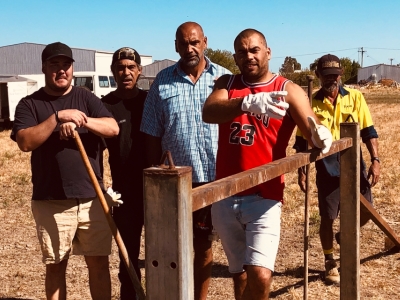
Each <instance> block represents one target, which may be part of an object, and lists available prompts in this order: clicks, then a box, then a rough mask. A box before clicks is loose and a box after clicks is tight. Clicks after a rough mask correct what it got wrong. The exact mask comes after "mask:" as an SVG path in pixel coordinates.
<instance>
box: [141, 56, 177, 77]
mask: <svg viewBox="0 0 400 300" xmlns="http://www.w3.org/2000/svg"><path fill="white" fill-rule="evenodd" d="M174 64H176V61H175V60H171V59H163V60H156V61H155V62H153V63H152V64H149V65H147V66H144V67H143V69H142V75H143V76H144V77H146V78H155V77H156V75H157V74H158V72H160V71H161V70H163V69H165V68H167V67H169V66H172V65H174Z"/></svg>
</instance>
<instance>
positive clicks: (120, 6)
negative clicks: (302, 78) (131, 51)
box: [0, 0, 400, 72]
mask: <svg viewBox="0 0 400 300" xmlns="http://www.w3.org/2000/svg"><path fill="white" fill-rule="evenodd" d="M0 3H1V10H0V28H1V34H0V46H5V45H11V44H17V43H22V42H32V43H41V44H48V43H52V42H55V41H61V42H63V43H66V44H68V45H69V46H71V47H77V48H88V49H97V50H105V51H114V50H116V49H118V48H120V47H122V46H131V47H133V48H135V49H136V50H137V51H138V52H139V53H140V54H146V55H152V56H153V59H154V60H157V59H164V58H169V59H175V60H177V59H178V58H179V57H178V55H177V53H175V50H174V39H175V31H176V28H177V26H179V25H180V24H181V23H183V22H186V21H195V22H198V23H199V24H200V25H202V27H203V29H204V32H205V34H206V36H207V37H208V46H209V47H210V48H213V49H222V50H229V51H233V40H234V38H235V37H236V35H237V34H238V33H239V32H240V31H241V30H243V29H245V28H255V29H257V30H259V31H261V32H263V33H264V35H265V36H266V38H267V41H268V45H269V46H270V47H271V49H272V59H271V62H270V69H271V70H272V71H273V72H277V71H278V70H279V67H280V66H281V65H282V63H283V61H284V59H285V57H286V56H291V57H294V58H296V59H297V61H298V62H299V63H301V66H302V68H308V67H309V65H310V63H312V62H313V61H314V60H315V59H316V58H318V57H320V56H321V55H323V54H325V53H332V54H335V55H337V56H339V57H348V58H350V59H351V60H356V61H359V60H360V57H361V56H360V54H359V52H358V51H359V50H360V48H361V47H364V50H366V51H367V52H365V53H364V61H363V65H364V66H369V65H375V64H378V63H386V64H390V63H391V61H390V58H393V60H392V63H393V64H400V34H399V30H400V17H399V12H400V1H398V0H386V1H383V2H380V1H371V0H365V1H358V0H347V1H345V0H337V1H321V0H320V1H301V0H297V1H295V0H292V1H289V0H279V1H278V0H275V1H272V0H264V1H261V0H260V1H258V0H256V1H250V0H247V1H238V0H230V1H228V0H214V1H212V0H202V1H191V0H187V1H181V0H175V1H172V0H169V1H159V0H154V1H110V0H109V1H104V0H98V1H84V0H81V1H76V0H69V1H62V2H61V1H54V0H53V1H48V0H42V1H41V0H37V1H24V0H13V1H6V0H3V1H1V2H0ZM38 59H39V58H38ZM360 63H361V61H360Z"/></svg>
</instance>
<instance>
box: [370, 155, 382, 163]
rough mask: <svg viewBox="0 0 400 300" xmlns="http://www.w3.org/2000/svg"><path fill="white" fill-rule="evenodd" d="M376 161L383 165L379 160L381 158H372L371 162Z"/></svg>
mask: <svg viewBox="0 0 400 300" xmlns="http://www.w3.org/2000/svg"><path fill="white" fill-rule="evenodd" d="M374 160H376V161H377V162H378V163H381V161H380V160H379V157H376V156H375V157H372V158H371V162H374Z"/></svg>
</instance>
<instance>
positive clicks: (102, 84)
mask: <svg viewBox="0 0 400 300" xmlns="http://www.w3.org/2000/svg"><path fill="white" fill-rule="evenodd" d="M99 85H100V87H107V88H108V87H110V84H109V82H108V77H107V76H99Z"/></svg>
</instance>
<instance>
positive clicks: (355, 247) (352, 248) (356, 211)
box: [340, 123, 360, 300]
mask: <svg viewBox="0 0 400 300" xmlns="http://www.w3.org/2000/svg"><path fill="white" fill-rule="evenodd" d="M340 137H341V138H343V137H351V138H352V139H353V147H351V148H349V149H346V150H343V151H342V152H340V239H341V243H340V270H341V271H340V299H341V300H359V299H360V129H359V126H358V123H341V124H340Z"/></svg>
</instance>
